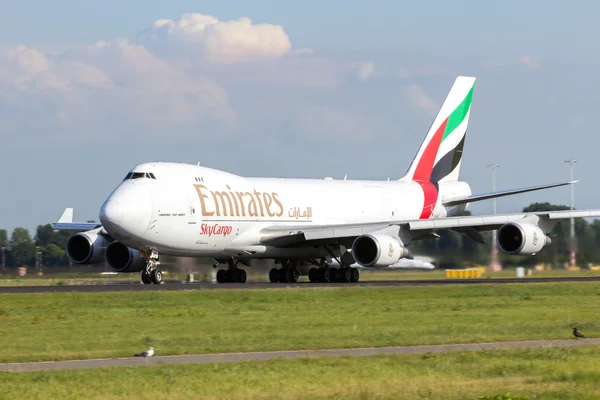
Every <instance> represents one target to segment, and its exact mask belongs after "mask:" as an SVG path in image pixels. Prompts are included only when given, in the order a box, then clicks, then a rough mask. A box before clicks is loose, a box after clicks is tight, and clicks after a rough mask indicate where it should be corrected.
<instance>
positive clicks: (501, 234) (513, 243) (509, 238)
mask: <svg viewBox="0 0 600 400" xmlns="http://www.w3.org/2000/svg"><path fill="white" fill-rule="evenodd" d="M550 242H551V240H550V238H549V237H548V236H546V234H545V233H544V231H542V229H540V227H539V226H537V225H534V224H520V223H518V222H509V223H507V224H504V225H502V226H501V227H500V228H499V229H498V239H497V243H498V248H499V249H500V250H502V251H503V252H505V253H507V254H519V255H531V254H535V253H537V252H539V251H540V250H542V249H543V248H544V246H546V245H548V244H550Z"/></svg>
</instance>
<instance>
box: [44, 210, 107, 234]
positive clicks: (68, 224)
mask: <svg viewBox="0 0 600 400" xmlns="http://www.w3.org/2000/svg"><path fill="white" fill-rule="evenodd" d="M101 226H102V224H100V223H97V222H73V209H72V208H65V211H63V213H62V215H61V216H60V218H59V219H58V221H56V222H55V223H53V224H52V229H55V230H65V231H87V230H92V229H96V228H99V227H101Z"/></svg>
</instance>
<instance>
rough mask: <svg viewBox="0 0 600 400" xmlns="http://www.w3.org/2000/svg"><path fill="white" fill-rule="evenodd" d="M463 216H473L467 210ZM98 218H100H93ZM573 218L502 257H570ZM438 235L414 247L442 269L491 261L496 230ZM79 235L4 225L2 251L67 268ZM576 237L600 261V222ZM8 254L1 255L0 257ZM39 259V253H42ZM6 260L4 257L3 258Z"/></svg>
mask: <svg viewBox="0 0 600 400" xmlns="http://www.w3.org/2000/svg"><path fill="white" fill-rule="evenodd" d="M568 209H569V207H567V206H564V205H554V204H550V203H533V204H530V205H529V206H527V207H525V208H524V209H523V212H534V211H556V210H568ZM463 215H471V213H470V212H468V211H467V212H465V213H464V214H463ZM88 222H94V221H88ZM569 232H570V227H569V220H568V219H566V220H562V222H561V223H557V224H556V225H555V226H554V228H553V229H552V231H551V233H550V238H551V239H552V244H551V245H550V246H546V247H545V248H544V249H543V250H542V251H540V252H539V253H538V254H536V255H535V256H509V255H506V254H504V253H502V252H499V261H500V263H501V264H502V265H503V266H505V267H508V266H517V265H519V266H531V265H534V264H538V263H546V264H552V265H554V266H555V267H559V266H562V265H564V263H565V262H568V261H569V252H570V250H569V249H570V248H569V244H570V241H569ZM437 233H438V234H439V235H440V237H439V238H438V239H425V240H419V241H415V242H412V243H411V244H410V248H411V250H412V252H413V253H414V254H417V255H427V256H432V257H434V258H435V259H436V260H437V262H438V265H439V266H440V267H441V268H446V267H452V268H454V267H457V266H462V265H464V264H465V263H467V264H479V265H487V264H488V263H489V259H490V251H491V239H492V233H491V232H483V235H484V237H485V238H486V244H481V243H477V242H475V241H474V240H472V239H471V238H469V237H467V236H466V235H464V234H461V233H459V232H456V231H453V230H451V229H443V230H440V231H438V232H437ZM72 234H73V232H70V231H55V230H53V229H52V225H50V224H46V225H39V226H38V227H37V229H36V232H35V234H34V235H33V237H32V236H31V234H30V232H29V231H28V230H27V229H25V228H20V227H19V228H15V229H14V230H13V231H12V233H11V235H10V237H9V236H8V233H7V231H6V230H4V229H0V250H1V249H2V248H3V249H4V251H3V253H4V255H5V257H6V259H5V265H6V267H7V268H16V267H18V266H27V267H32V266H35V265H36V253H38V254H41V262H42V265H43V266H44V267H53V266H56V267H58V266H60V267H62V266H67V265H69V258H68V257H67V255H66V252H65V248H66V244H67V240H68V239H69V237H70V236H71V235H72ZM575 237H576V244H577V264H578V265H579V266H581V267H586V266H587V265H588V264H590V263H591V264H594V263H600V220H593V221H592V222H591V223H588V222H587V221H585V220H584V219H582V218H576V219H575ZM1 257H2V253H0V258H1ZM37 257H39V255H38V256H37ZM0 261H1V260H0Z"/></svg>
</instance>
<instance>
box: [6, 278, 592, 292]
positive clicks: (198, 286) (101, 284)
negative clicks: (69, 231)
mask: <svg viewBox="0 0 600 400" xmlns="http://www.w3.org/2000/svg"><path fill="white" fill-rule="evenodd" d="M547 282H600V276H586V277H582V276H579V277H578V276H573V277H558V278H474V279H422V280H398V281H361V282H357V283H310V282H297V283H270V282H246V283H207V282H181V281H163V284H161V285H154V284H151V285H144V284H142V283H141V282H135V283H134V282H133V281H127V282H118V281H112V282H106V281H97V282H95V283H93V284H89V285H83V284H82V285H65V286H0V294H4V293H47V292H55V293H69V292H143V291H156V290H167V291H173V290H210V289H281V288H283V289H285V288H320V287H356V286H362V287H367V286H424V285H486V284H513V283H520V284H527V283H547Z"/></svg>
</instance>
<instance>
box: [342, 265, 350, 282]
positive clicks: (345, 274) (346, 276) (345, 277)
mask: <svg viewBox="0 0 600 400" xmlns="http://www.w3.org/2000/svg"><path fill="white" fill-rule="evenodd" d="M351 278H352V271H350V268H341V269H340V282H344V283H348V282H350V279H351Z"/></svg>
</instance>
